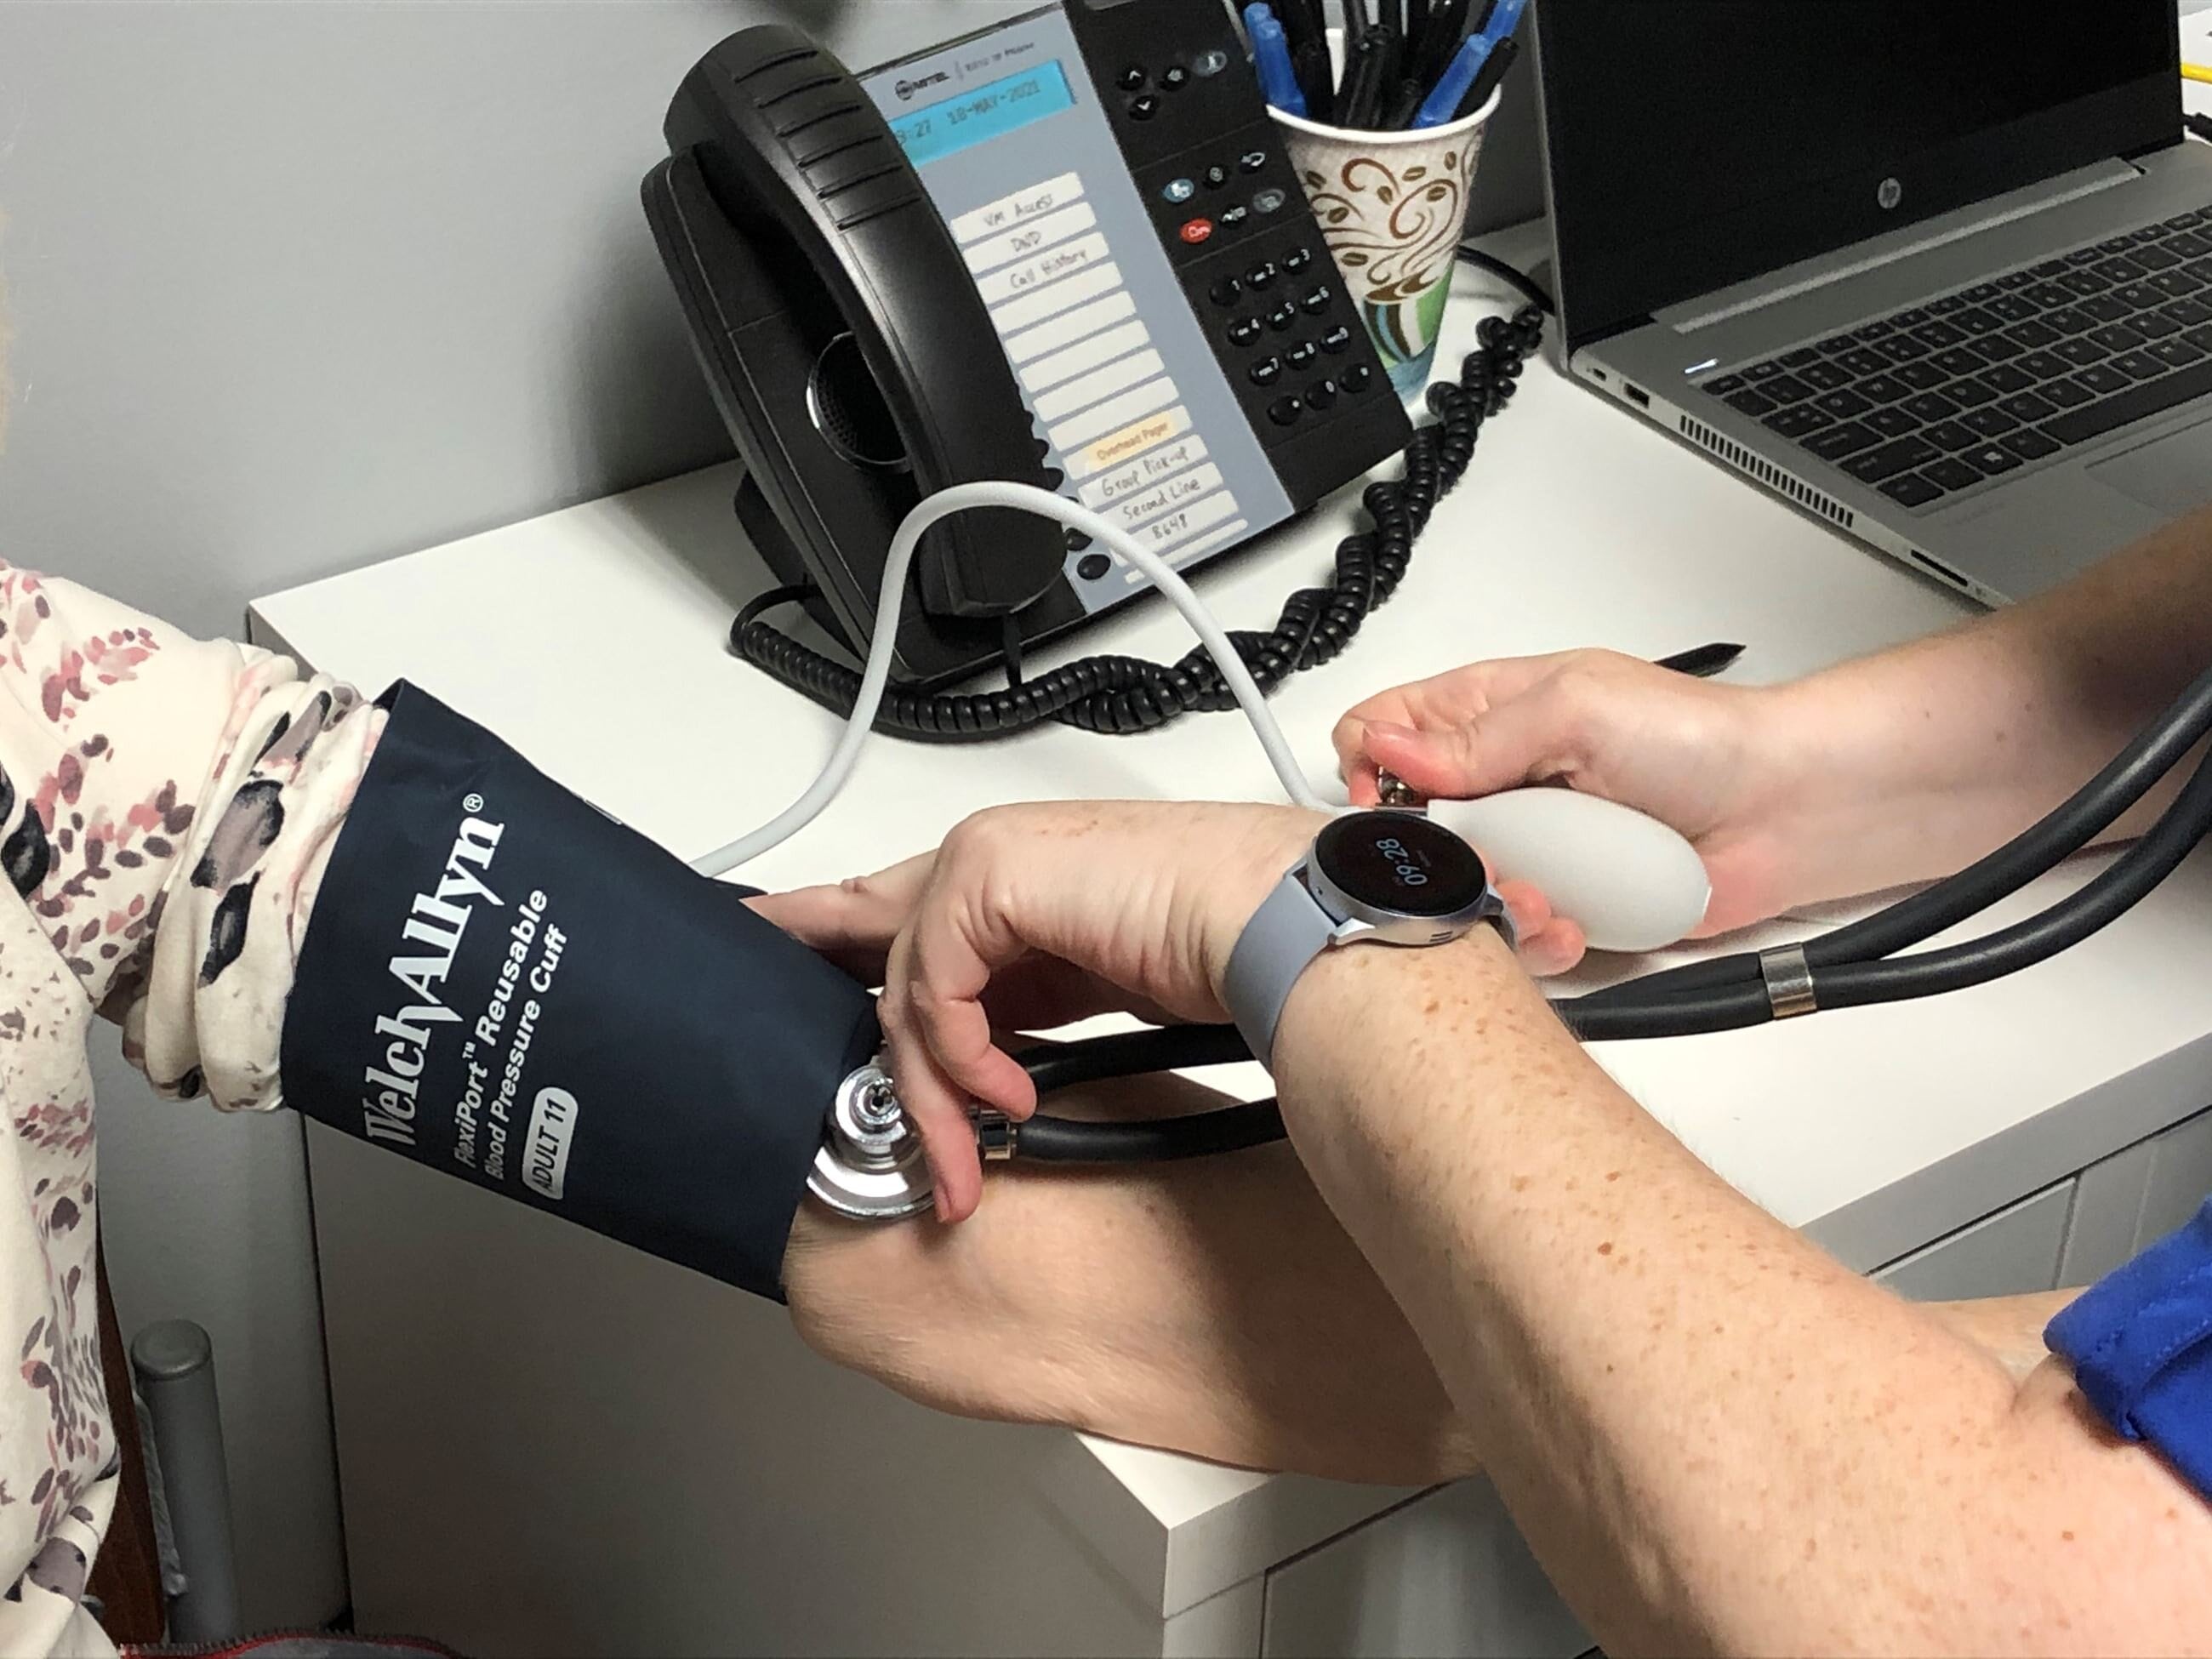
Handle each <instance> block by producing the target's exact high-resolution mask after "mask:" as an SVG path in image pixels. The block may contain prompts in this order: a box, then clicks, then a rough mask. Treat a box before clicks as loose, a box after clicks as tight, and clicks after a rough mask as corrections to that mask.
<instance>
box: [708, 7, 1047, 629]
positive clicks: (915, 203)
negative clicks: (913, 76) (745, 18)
mask: <svg viewBox="0 0 2212 1659" xmlns="http://www.w3.org/2000/svg"><path fill="white" fill-rule="evenodd" d="M667 137H668V142H669V146H670V148H671V150H674V151H677V152H678V153H682V152H683V151H685V150H687V149H688V150H690V152H691V153H692V154H693V155H695V156H696V160H697V161H698V164H699V167H700V171H701V173H702V175H703V176H704V178H705V179H706V181H707V184H708V188H709V189H710V190H712V191H714V195H715V197H717V199H718V200H719V201H720V204H721V205H722V208H723V210H724V211H725V212H726V213H728V214H730V215H731V216H732V219H733V220H735V221H736V222H738V225H739V228H744V226H745V224H746V222H748V221H749V220H750V221H752V222H759V221H760V220H762V219H763V218H764V219H765V220H766V221H767V222H769V224H770V225H772V226H773V228H775V230H777V231H779V232H781V235H782V237H783V239H784V240H787V241H788V242H789V243H791V244H792V245H793V246H795V248H796V250H797V251H798V253H799V256H800V257H801V258H803V259H804V260H805V262H806V264H808V265H809V266H811V269H812V271H813V274H814V275H815V276H817V277H818V278H819V280H820V282H821V283H822V285H823V289H824V290H825V292H826V294H827V296H828V298H829V301H830V302H831V304H832V305H833V306H834V307H836V310H837V312H838V313H840V314H841V315H842V317H843V319H845V322H846V325H847V326H848V328H849V329H850V330H851V331H852V335H853V338H854V343H855V344H857V345H858V346H859V348H860V355H861V357H862V360H863V361H864V362H866V366H867V368H868V370H869V372H870V374H872V376H873V377H874V379H875V381H876V385H877V387H878V391H879V392H881V394H882V396H883V399H884V404H885V406H886V407H887V408H888V410H889V411H890V416H891V419H892V422H893V423H894V424H895V425H896V428H897V430H898V434H899V436H900V438H901V440H902V442H903V444H904V447H905V450H906V457H907V464H908V466H909V467H910V469H911V471H912V476H913V481H914V483H915V487H916V488H917V489H919V490H920V491H921V494H922V495H925V496H927V495H934V494H936V493H937V492H939V490H943V489H950V488H951V487H952V486H954V485H956V484H962V483H977V482H981V481H985V480H990V479H1003V480H1006V481H1010V482H1013V483H1030V484H1036V485H1038V486H1040V487H1043V488H1049V487H1050V486H1051V484H1052V483H1053V479H1052V478H1051V477H1048V475H1047V473H1046V471H1045V468H1044V462H1043V459H1042V454H1041V453H1040V446H1039V444H1038V443H1037V441H1036V434H1035V433H1034V432H1033V431H1032V430H1031V428H1030V416H1029V411H1028V410H1027V409H1026V407H1025V406H1024V404H1023V402H1022V398H1021V394H1020V392H1019V391H1018V388H1017V387H1016V386H1015V383H1014V378H1013V373H1012V370H1011V369H1010V368H1008V367H1007V365H1006V355H1005V351H1004V349H1003V348H1002V347H1001V346H1000V342H999V337H998V333H997V331H996V330H995V329H994V327H993V325H992V322H991V318H990V313H988V312H987V310H986V309H985V308H984V305H983V301H982V296H981V295H980V294H979V293H978V292H977V291H976V289H975V283H974V282H973V280H972V279H971V278H970V277H969V272H968V268H967V264H966V262H965V261H964V260H963V258H962V257H961V253H960V250H959V247H958V245H957V243H955V241H954V240H953V238H952V234H951V231H950V230H949V229H947V228H946V227H945V222H944V220H943V219H942V218H941V217H940V216H939V213H938V210H937V209H936V206H935V205H934V204H933V203H932V202H931V200H930V197H929V193H928V191H927V189H925V188H924V186H923V185H922V182H921V179H920V177H919V176H918V175H917V174H916V173H915V170H914V165H913V163H912V162H911V161H908V159H907V155H906V152H905V151H904V149H902V148H901V146H900V144H899V142H898V140H897V138H896V137H895V136H893V134H892V132H891V130H890V124H889V123H888V122H887V121H885V120H884V117H883V114H882V112H880V111H879V110H878V109H877V108H876V106H875V105H874V103H873V102H872V100H870V98H869V97H868V94H866V91H865V90H864V89H863V88H861V86H860V82H858V81H856V80H854V77H853V76H852V74H851V72H850V71H849V70H847V69H846V68H845V66H844V65H843V64H841V63H840V62H838V61H837V59H836V58H835V57H834V56H832V55H831V54H830V53H829V52H825V51H824V50H823V48H822V47H820V46H817V45H816V44H815V43H814V42H813V41H812V40H809V39H808V38H807V37H806V36H805V35H804V34H802V33H799V31H798V30H796V29H793V28H789V27H783V26H781V25H769V26H766V27H758V28H750V29H745V30H742V31H740V32H739V33H736V34H733V35H732V36H731V37H730V38H729V39H728V40H725V41H723V42H722V43H721V45H720V46H717V47H715V48H714V51H713V52H709V53H708V55H707V57H706V58H703V59H702V60H701V62H700V63H699V64H698V65H697V66H696V68H694V69H693V70H692V71H691V74H690V76H688V77H687V78H686V80H685V82H684V88H683V89H682V90H681V91H680V92H679V93H678V95H677V98H676V100H675V102H674V104H673V105H672V106H671V109H670V111H669V116H668V128H667ZM1065 564H1066V543H1065V540H1064V538H1063V537H1062V535H1061V533H1060V530H1059V528H1058V527H1057V526H1054V525H1051V524H1048V523H1045V522H1043V521H1042V520H1037V519H1035V518H1030V517H1027V516H1024V515H1023V514H1020V513H1010V512H1005V511H994V512H985V513H973V514H969V515H966V516H964V517H962V518H960V519H957V520H949V521H947V522H945V523H942V524H940V525H939V526H937V527H936V528H935V529H933V531H932V532H930V537H929V538H928V539H927V541H925V542H924V543H923V544H922V546H921V550H920V556H919V557H918V558H917V559H916V561H915V565H916V573H917V580H918V586H919V589H920V597H921V603H922V605H923V606H924V607H925V609H927V611H931V612H933V613H934V614H936V615H939V616H945V617H998V616H1005V615H1007V614H1009V613H1011V612H1013V611H1019V610H1021V609H1023V608H1024V606H1026V605H1030V603H1032V602H1033V601H1034V600H1036V599H1037V598H1039V597H1040V596H1041V595H1042V594H1043V593H1045V592H1048V590H1049V589H1050V588H1051V587H1052V586H1053V585H1054V583H1055V582H1056V581H1058V580H1060V574H1061V572H1062V570H1063V568H1065Z"/></svg>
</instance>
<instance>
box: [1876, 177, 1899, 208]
mask: <svg viewBox="0 0 2212 1659" xmlns="http://www.w3.org/2000/svg"><path fill="white" fill-rule="evenodd" d="M1874 195H1875V200H1876V201H1877V202H1880V203H1881V210H1882V211H1883V212H1884V213H1894V212H1896V211H1897V208H1898V204H1899V203H1900V202H1902V201H1904V200H1905V184H1904V181H1903V180H1902V179H1883V180H1882V181H1881V189H1880V190H1878V191H1875V193H1874Z"/></svg>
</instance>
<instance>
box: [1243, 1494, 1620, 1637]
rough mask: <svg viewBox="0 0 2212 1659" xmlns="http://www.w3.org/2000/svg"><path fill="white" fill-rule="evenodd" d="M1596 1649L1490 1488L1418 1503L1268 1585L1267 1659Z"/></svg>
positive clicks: (1283, 1570)
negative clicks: (1555, 1591)
mask: <svg viewBox="0 0 2212 1659" xmlns="http://www.w3.org/2000/svg"><path fill="white" fill-rule="evenodd" d="M1590 1645H1591V1643H1590V1639H1589V1637H1588V1636H1587V1635H1585V1634H1584V1633H1583V1628H1582V1626H1580V1625H1579V1624H1577V1622H1576V1620H1575V1616H1574V1614H1572V1613H1569V1612H1568V1611H1567V1608H1566V1605H1565V1603H1564V1602H1563V1601H1560V1600H1559V1597H1558V1596H1557V1595H1555V1594H1553V1589H1552V1586H1551V1581H1550V1580H1548V1579H1547V1578H1546V1577H1544V1570H1543V1569H1542V1568H1541V1567H1540V1566H1538V1565H1536V1559H1535V1557H1534V1556H1533V1555H1531V1554H1530V1553H1528V1545H1527V1544H1525V1543H1523V1542H1522V1539H1521V1534H1520V1533H1519V1532H1518V1531H1517V1530H1516V1528H1515V1527H1514V1525H1513V1522H1512V1520H1511V1518H1510V1516H1507V1514H1506V1513H1505V1505H1504V1504H1503V1503H1501V1502H1499V1501H1498V1494H1497V1492H1495V1491H1493V1490H1492V1487H1491V1485H1490V1483H1489V1482H1488V1481H1487V1480H1466V1481H1462V1482H1461V1483H1459V1484H1458V1485H1457V1486H1446V1487H1443V1489H1442V1490H1440V1491H1437V1492H1431V1493H1429V1494H1427V1495H1426V1496H1425V1497H1423V1498H1416V1499H1415V1500H1414V1501H1413V1502H1412V1503H1411V1504H1407V1505H1406V1506H1405V1507H1404V1508H1402V1509H1400V1510H1393V1511H1392V1512H1391V1513H1390V1514H1389V1515H1386V1516H1383V1517H1382V1518H1380V1519H1379V1520H1376V1521H1371V1522H1369V1523H1368V1524H1367V1525H1366V1526H1364V1527H1362V1528H1360V1529H1359V1530H1358V1532H1355V1533H1353V1534H1351V1535H1350V1536H1349V1537H1346V1538H1340V1539H1338V1540H1337V1541H1335V1542H1334V1543H1332V1544H1328V1545H1325V1546H1324V1547H1322V1548H1320V1549H1318V1550H1316V1551H1314V1552H1313V1553H1311V1554H1310V1555H1307V1556H1305V1557H1304V1558H1302V1559H1299V1560H1297V1561H1293V1562H1291V1564H1290V1565H1287V1566H1285V1567H1279V1568H1278V1569H1277V1570H1276V1571H1273V1572H1272V1573H1270V1574H1269V1575H1268V1576H1267V1639H1266V1643H1265V1645H1264V1646H1263V1647H1262V1649H1261V1653H1262V1654H1263V1655H1264V1656H1265V1659H1321V1656H1334V1655H1346V1656H1352V1655H1359V1656H1370V1655H1372V1656H1377V1659H1384V1656H1388V1659H1397V1656H1401V1655H1402V1656H1407V1659H1426V1656H1431V1655H1444V1654H1450V1655H1461V1654H1464V1655H1468V1656H1478V1655H1480V1656H1487V1655H1492V1654H1497V1655H1513V1656H1527V1659H1574V1656H1576V1655H1577V1654H1580V1653H1583V1652H1586V1651H1587V1650H1589V1647H1590Z"/></svg>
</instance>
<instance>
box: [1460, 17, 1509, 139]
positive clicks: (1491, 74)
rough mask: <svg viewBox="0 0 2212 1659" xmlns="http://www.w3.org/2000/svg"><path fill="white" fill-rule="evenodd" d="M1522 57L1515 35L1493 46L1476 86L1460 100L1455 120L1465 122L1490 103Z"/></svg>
mask: <svg viewBox="0 0 2212 1659" xmlns="http://www.w3.org/2000/svg"><path fill="white" fill-rule="evenodd" d="M1520 56H1521V42H1520V40H1518V39H1516V37H1515V36H1513V35H1510V34H1509V35H1507V36H1506V37H1505V38H1504V40H1500V41H1499V42H1498V44H1497V45H1496V46H1492V48H1491V50H1490V57H1489V58H1488V59H1487V60H1486V62H1485V63H1484V64H1483V66H1482V68H1481V70H1480V71H1479V72H1478V73H1477V74H1476V76H1475V77H1474V85H1473V86H1471V87H1469V88H1468V89H1467V96H1466V97H1464V98H1462V99H1461V100H1459V110H1458V112H1457V113H1456V115H1455V117H1454V119H1455V120H1461V121H1464V120H1466V119H1467V118H1468V116H1470V115H1472V114H1474V112H1475V111H1477V110H1479V109H1480V108H1481V107H1482V106H1484V105H1485V104H1486V103H1488V102H1489V101H1490V95H1491V94H1492V93H1494V92H1496V91H1497V90H1498V87H1499V86H1500V85H1501V84H1503V82H1504V79H1505V74H1506V71H1507V70H1510V69H1511V68H1512V67H1513V63H1514V60H1515V59H1516V58H1519V57H1520Z"/></svg>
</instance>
